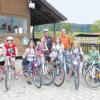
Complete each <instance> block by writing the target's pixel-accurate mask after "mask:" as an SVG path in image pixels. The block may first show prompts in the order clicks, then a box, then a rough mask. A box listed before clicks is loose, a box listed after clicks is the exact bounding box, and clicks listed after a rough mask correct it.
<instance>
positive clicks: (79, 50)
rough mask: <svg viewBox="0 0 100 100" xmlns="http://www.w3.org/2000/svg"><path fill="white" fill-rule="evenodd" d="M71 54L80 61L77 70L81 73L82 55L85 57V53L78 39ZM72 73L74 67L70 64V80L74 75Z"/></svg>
mask: <svg viewBox="0 0 100 100" xmlns="http://www.w3.org/2000/svg"><path fill="white" fill-rule="evenodd" d="M71 55H72V57H73V58H74V59H77V62H78V66H77V70H78V73H79V70H80V62H81V56H82V57H83V55H84V53H83V51H82V48H81V47H80V46H79V43H78V41H74V43H73V45H72V50H71ZM82 60H83V59H82ZM72 74H73V69H72V67H71V66H69V74H68V80H70V77H71V76H72Z"/></svg>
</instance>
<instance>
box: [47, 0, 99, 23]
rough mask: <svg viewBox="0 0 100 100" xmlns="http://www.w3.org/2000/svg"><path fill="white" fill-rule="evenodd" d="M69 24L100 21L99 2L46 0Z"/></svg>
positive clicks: (87, 0)
mask: <svg viewBox="0 0 100 100" xmlns="http://www.w3.org/2000/svg"><path fill="white" fill-rule="evenodd" d="M47 1H48V2H49V3H50V4H52V5H53V6H54V7H55V8H56V9H57V10H58V11H59V12H61V13H62V14H63V15H64V16H65V17H67V19H68V21H69V22H73V23H79V24H91V23H93V22H94V21H95V20H99V19H100V0H47Z"/></svg>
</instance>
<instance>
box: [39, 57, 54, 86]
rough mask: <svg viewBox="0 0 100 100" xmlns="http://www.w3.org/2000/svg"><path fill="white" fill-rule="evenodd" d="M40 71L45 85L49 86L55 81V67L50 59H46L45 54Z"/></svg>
mask: <svg viewBox="0 0 100 100" xmlns="http://www.w3.org/2000/svg"><path fill="white" fill-rule="evenodd" d="M40 72H41V77H42V84H43V85H47V86H48V85H50V84H52V83H53V80H54V67H53V66H52V64H51V63H50V62H49V61H47V60H45V56H42V64H41V68H40Z"/></svg>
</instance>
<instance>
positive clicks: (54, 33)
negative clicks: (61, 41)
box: [54, 21, 56, 40]
mask: <svg viewBox="0 0 100 100" xmlns="http://www.w3.org/2000/svg"><path fill="white" fill-rule="evenodd" d="M55 39H56V23H55V21H54V40H55Z"/></svg>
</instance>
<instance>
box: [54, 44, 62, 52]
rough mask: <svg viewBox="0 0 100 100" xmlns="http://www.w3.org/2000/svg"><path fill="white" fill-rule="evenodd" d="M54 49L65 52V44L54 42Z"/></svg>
mask: <svg viewBox="0 0 100 100" xmlns="http://www.w3.org/2000/svg"><path fill="white" fill-rule="evenodd" d="M53 49H55V50H57V51H59V53H62V52H63V49H64V45H63V44H57V45H55V44H53Z"/></svg>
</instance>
